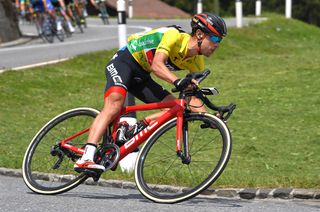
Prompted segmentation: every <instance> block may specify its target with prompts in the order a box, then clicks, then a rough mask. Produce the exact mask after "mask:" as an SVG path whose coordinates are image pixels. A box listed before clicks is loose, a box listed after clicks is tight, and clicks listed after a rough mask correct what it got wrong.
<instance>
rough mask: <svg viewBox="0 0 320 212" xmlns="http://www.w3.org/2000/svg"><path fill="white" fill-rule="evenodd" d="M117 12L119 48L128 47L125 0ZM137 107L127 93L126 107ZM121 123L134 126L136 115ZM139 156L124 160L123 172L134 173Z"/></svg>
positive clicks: (121, 162) (135, 154)
mask: <svg viewBox="0 0 320 212" xmlns="http://www.w3.org/2000/svg"><path fill="white" fill-rule="evenodd" d="M117 11H118V37H119V48H122V47H124V46H125V45H127V25H126V2H125V0H118V1H117ZM127 105H135V99H134V97H133V96H132V95H131V94H130V93H127V96H126V101H125V106H127ZM120 121H126V122H127V123H128V124H129V125H134V124H135V123H136V122H137V119H136V113H128V114H126V115H124V116H122V117H121V118H120ZM137 156H138V153H137V152H134V153H130V154H129V155H127V156H126V157H125V158H124V159H122V160H121V161H120V162H119V164H120V168H121V171H122V172H133V170H134V165H135V162H136V158H137Z"/></svg>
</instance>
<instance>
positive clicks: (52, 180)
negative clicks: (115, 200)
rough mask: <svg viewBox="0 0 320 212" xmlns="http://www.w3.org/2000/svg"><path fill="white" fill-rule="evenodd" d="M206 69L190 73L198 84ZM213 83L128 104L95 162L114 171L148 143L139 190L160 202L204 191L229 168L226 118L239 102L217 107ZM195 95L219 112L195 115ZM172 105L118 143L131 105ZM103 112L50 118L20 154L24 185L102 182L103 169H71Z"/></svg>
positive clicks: (40, 187) (62, 187)
mask: <svg viewBox="0 0 320 212" xmlns="http://www.w3.org/2000/svg"><path fill="white" fill-rule="evenodd" d="M209 73H210V71H209V70H207V71H204V72H201V73H197V74H196V75H193V77H194V78H196V79H197V80H198V81H199V82H200V81H202V80H203V79H204V78H205V77H206V76H207V75H208V74H209ZM216 94H218V90H217V89H216V88H200V87H198V86H196V85H193V89H190V90H185V91H181V92H180V94H179V98H178V99H177V100H173V101H169V102H162V103H151V104H140V105H134V106H128V107H125V108H124V109H123V110H122V112H121V114H120V115H119V116H118V118H116V119H115V120H114V122H113V124H112V126H110V127H109V128H108V129H107V130H106V132H105V135H104V136H103V138H102V139H101V142H100V145H99V148H98V151H97V154H96V158H95V161H96V162H97V163H100V164H103V165H104V166H105V167H106V170H109V169H111V170H114V169H115V168H116V166H117V164H118V162H119V161H120V160H121V159H122V158H124V157H126V156H127V155H128V154H129V153H131V152H133V151H134V150H135V149H136V148H138V147H139V145H141V144H143V143H144V142H145V141H146V142H145V143H144V145H143V147H142V148H141V150H140V151H139V155H138V157H137V160H136V165H135V181H136V185H137V188H138V189H139V190H140V192H141V193H142V194H143V195H144V196H145V197H146V198H148V199H150V200H152V201H154V202H159V203H176V202H181V201H184V200H187V199H189V198H192V197H194V196H196V195H197V194H199V193H201V192H202V191H203V190H205V189H207V188H208V187H209V186H210V185H211V184H212V183H213V182H215V181H216V180H217V179H218V177H219V176H220V174H221V173H222V172H223V170H224V168H225V167H226V165H227V163H228V160H229V157H230V154H231V146H232V141H231V134H230V131H229V128H228V126H227V125H226V120H227V119H228V118H229V117H230V115H231V114H232V112H233V110H234V109H235V108H236V105H235V104H230V105H228V106H220V107H218V106H216V105H214V104H213V103H212V102H211V101H210V100H209V99H208V98H207V96H208V95H216ZM191 96H196V97H198V98H199V99H201V100H202V101H203V103H204V104H205V105H206V106H207V107H208V108H210V109H212V110H215V111H217V112H218V113H219V114H220V115H219V116H218V117H217V116H216V115H212V114H209V113H193V112H191V111H190V110H189V106H190V105H188V103H187V102H188V101H187V99H188V98H190V97H191ZM163 108H170V109H169V110H168V111H167V112H166V113H165V114H164V115H163V116H162V117H160V118H159V119H157V120H155V121H153V122H151V123H150V124H149V125H148V126H147V127H146V128H145V129H143V130H142V131H140V132H139V133H138V134H136V135H134V136H133V137H132V138H131V139H130V140H129V141H127V142H126V143H125V144H124V145H123V146H121V147H118V146H117V145H116V144H115V142H114V141H115V137H116V130H117V127H118V122H119V119H120V116H121V115H123V114H126V113H129V112H132V111H144V110H154V109H163ZM98 113H99V111H98V110H95V109H92V108H75V109H72V110H69V111H66V112H64V113H62V114H60V115H58V116H56V117H55V118H53V119H52V120H51V121H49V122H48V123H47V124H46V125H45V126H44V127H43V128H42V129H41V130H40V131H39V132H38V133H37V134H36V135H35V137H34V138H33V139H32V141H31V143H30V145H29V147H28V149H27V151H26V153H25V156H24V160H23V166H22V172H23V179H24V181H25V183H26V185H27V186H28V187H29V188H30V189H31V190H32V191H34V192H36V193H40V194H58V193H62V192H66V191H68V190H70V189H72V188H74V187H76V186H78V185H79V184H81V183H82V182H84V181H85V180H86V179H87V178H88V177H93V179H94V180H95V181H97V180H99V177H100V173H95V172H90V171H87V172H83V173H77V172H75V171H74V170H73V164H74V162H75V161H76V160H77V159H79V158H80V157H81V155H82V154H83V152H84V150H83V147H84V145H85V141H86V138H87V132H88V131H89V130H90V129H89V128H88V126H90V124H91V122H92V121H93V119H94V118H95V117H96V116H97V114H98Z"/></svg>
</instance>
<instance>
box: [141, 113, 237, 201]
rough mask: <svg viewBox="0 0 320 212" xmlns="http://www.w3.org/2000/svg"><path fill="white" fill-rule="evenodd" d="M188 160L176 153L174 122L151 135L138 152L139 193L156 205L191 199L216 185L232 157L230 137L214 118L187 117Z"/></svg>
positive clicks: (222, 125) (209, 116)
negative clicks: (213, 184)
mask: <svg viewBox="0 0 320 212" xmlns="http://www.w3.org/2000/svg"><path fill="white" fill-rule="evenodd" d="M184 125H185V126H186V125H187V126H188V131H187V133H186V134H185V135H184V136H185V138H186V137H187V139H188V145H189V153H190V156H191V160H190V161H188V162H186V161H183V160H182V159H181V157H179V156H178V155H177V152H176V118H175V119H172V120H170V121H168V122H167V123H165V124H164V125H163V126H161V127H160V128H159V129H158V130H157V131H156V132H154V133H153V134H152V135H151V136H150V138H149V139H148V141H147V142H146V143H145V145H144V146H143V148H142V149H141V151H140V153H139V156H138V159H137V162H136V167H135V180H136V184H137V187H138V189H139V190H140V192H141V193H142V194H143V195H144V196H145V197H146V198H148V199H150V200H152V201H154V202H159V203H177V202H181V201H184V200H187V199H190V198H192V197H194V196H196V195H197V194H199V193H200V192H202V191H203V190H205V189H206V188H208V187H209V186H210V185H211V184H212V183H213V182H215V181H216V180H217V179H218V177H219V176H220V174H221V173H222V172H223V170H224V168H225V167H226V165H227V163H228V160H229V157H230V154H231V146H232V141H231V135H230V132H229V129H228V127H227V126H226V124H225V123H224V122H223V121H221V120H220V119H219V118H217V117H216V116H213V115H210V114H203V113H191V114H188V115H186V117H185V120H184Z"/></svg>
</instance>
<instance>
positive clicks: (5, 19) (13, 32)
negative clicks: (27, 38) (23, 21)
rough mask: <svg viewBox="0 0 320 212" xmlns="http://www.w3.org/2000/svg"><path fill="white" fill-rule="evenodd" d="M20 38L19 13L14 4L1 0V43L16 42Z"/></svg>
mask: <svg viewBox="0 0 320 212" xmlns="http://www.w3.org/2000/svg"><path fill="white" fill-rule="evenodd" d="M20 36H21V32H20V29H19V25H18V18H17V13H16V11H15V8H14V6H13V5H12V2H11V1H8V0H0V43H2V42H8V41H12V40H15V39H17V38H19V37H20Z"/></svg>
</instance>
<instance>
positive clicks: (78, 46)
mask: <svg viewBox="0 0 320 212" xmlns="http://www.w3.org/2000/svg"><path fill="white" fill-rule="evenodd" d="M261 20H263V19H245V20H244V23H245V24H247V23H251V22H259V21H261ZM226 22H227V26H228V27H232V26H235V19H226ZM172 24H178V25H180V26H181V27H182V28H183V29H184V30H186V31H188V32H189V31H191V28H190V20H189V19H182V20H180V19H168V20H130V19H129V20H128V21H127V35H130V34H133V33H137V32H143V31H146V30H150V29H151V28H155V27H161V26H168V25H172ZM20 29H21V31H22V32H23V33H24V34H31V35H32V34H33V35H36V34H37V33H36V28H35V26H34V25H30V24H20ZM118 47H119V44H118V26H117V23H116V19H111V22H110V25H103V24H102V22H101V20H100V19H97V18H89V19H88V28H87V29H85V33H83V34H81V33H80V32H79V31H76V32H75V33H74V34H73V36H72V37H71V38H67V39H65V41H64V42H59V41H58V40H57V39H55V42H54V43H53V44H49V43H45V42H44V41H42V40H41V39H39V38H38V39H33V40H32V41H31V42H28V43H25V44H22V45H19V46H10V47H4V48H0V70H8V69H15V68H23V67H26V66H29V65H34V64H40V63H47V62H50V61H57V60H62V59H66V58H70V57H73V56H76V55H79V54H84V53H88V52H94V51H99V50H107V49H112V48H118Z"/></svg>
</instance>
